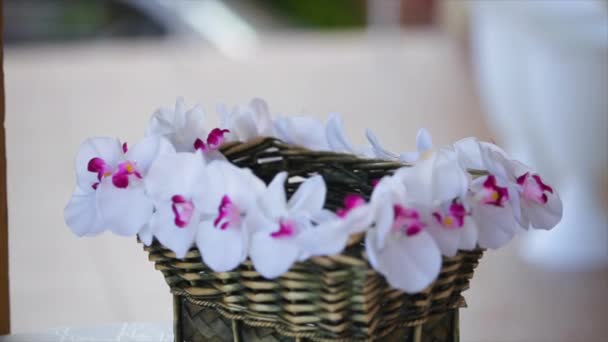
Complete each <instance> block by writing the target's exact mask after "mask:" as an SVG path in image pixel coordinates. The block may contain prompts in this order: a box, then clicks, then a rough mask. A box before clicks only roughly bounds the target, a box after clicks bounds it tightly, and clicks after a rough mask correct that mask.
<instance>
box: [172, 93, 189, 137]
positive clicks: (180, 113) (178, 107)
mask: <svg viewBox="0 0 608 342" xmlns="http://www.w3.org/2000/svg"><path fill="white" fill-rule="evenodd" d="M173 120H174V121H173V125H174V127H177V128H178V129H179V128H181V127H184V126H185V124H186V103H185V101H184V98H183V97H181V96H180V97H178V98H177V100H175V111H174V116H173Z"/></svg>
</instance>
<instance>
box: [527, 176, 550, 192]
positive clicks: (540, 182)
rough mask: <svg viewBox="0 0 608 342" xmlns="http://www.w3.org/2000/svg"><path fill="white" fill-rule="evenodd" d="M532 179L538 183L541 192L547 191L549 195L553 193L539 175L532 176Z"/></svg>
mask: <svg viewBox="0 0 608 342" xmlns="http://www.w3.org/2000/svg"><path fill="white" fill-rule="evenodd" d="M532 178H534V180H535V181H536V183H538V185H540V188H541V189H542V190H543V191H548V192H549V193H553V188H552V187H550V186H548V185H547V184H545V183H544V182H543V180H542V179H541V178H540V176H539V175H533V176H532Z"/></svg>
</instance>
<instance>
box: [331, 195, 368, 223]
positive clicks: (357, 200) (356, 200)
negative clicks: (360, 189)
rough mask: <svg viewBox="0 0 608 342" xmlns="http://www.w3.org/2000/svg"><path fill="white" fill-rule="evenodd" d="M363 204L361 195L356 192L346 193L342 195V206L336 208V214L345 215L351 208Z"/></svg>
mask: <svg viewBox="0 0 608 342" xmlns="http://www.w3.org/2000/svg"><path fill="white" fill-rule="evenodd" d="M364 204H365V200H364V199H363V197H361V196H359V195H356V194H348V195H346V197H344V208H341V209H338V210H337V211H336V214H337V215H338V216H339V217H342V218H343V217H346V215H347V214H348V213H349V212H351V210H353V209H355V208H357V207H360V206H362V205H364Z"/></svg>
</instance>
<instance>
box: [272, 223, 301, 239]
mask: <svg viewBox="0 0 608 342" xmlns="http://www.w3.org/2000/svg"><path fill="white" fill-rule="evenodd" d="M295 233H296V225H295V223H294V222H293V221H291V220H287V219H280V220H279V230H277V231H276V232H274V233H271V234H270V236H272V237H273V238H275V239H280V238H286V237H291V236H293V235H294V234H295Z"/></svg>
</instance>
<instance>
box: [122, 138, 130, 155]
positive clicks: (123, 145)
mask: <svg viewBox="0 0 608 342" xmlns="http://www.w3.org/2000/svg"><path fill="white" fill-rule="evenodd" d="M127 151H129V146H128V145H127V142H126V141H125V142H124V143H122V153H127Z"/></svg>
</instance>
